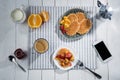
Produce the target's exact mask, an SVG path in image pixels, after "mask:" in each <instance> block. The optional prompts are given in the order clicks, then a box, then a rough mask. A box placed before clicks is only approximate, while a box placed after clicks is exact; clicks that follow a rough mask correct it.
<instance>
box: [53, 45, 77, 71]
mask: <svg viewBox="0 0 120 80" xmlns="http://www.w3.org/2000/svg"><path fill="white" fill-rule="evenodd" d="M62 48H67V49H68V50H70V52H71V53H72V54H73V56H74V61H73V62H72V66H70V67H66V68H64V67H62V66H60V64H59V62H58V61H57V60H56V59H55V57H56V56H57V53H58V51H59V50H60V49H62ZM52 59H53V61H54V63H55V65H56V66H57V67H58V68H59V69H61V70H70V69H71V68H73V67H74V66H75V65H76V64H77V61H78V59H77V58H76V55H75V51H74V50H73V49H72V48H69V47H66V46H61V47H59V48H58V49H57V50H56V51H55V52H54V54H53V57H52Z"/></svg>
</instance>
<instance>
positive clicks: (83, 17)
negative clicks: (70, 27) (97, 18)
mask: <svg viewBox="0 0 120 80" xmlns="http://www.w3.org/2000/svg"><path fill="white" fill-rule="evenodd" d="M76 16H77V17H78V22H79V23H81V21H82V20H84V19H86V17H85V14H84V13H82V12H77V13H76Z"/></svg>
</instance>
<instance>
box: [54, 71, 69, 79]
mask: <svg viewBox="0 0 120 80" xmlns="http://www.w3.org/2000/svg"><path fill="white" fill-rule="evenodd" d="M68 75H69V74H68V71H65V72H64V71H61V70H55V79H54V80H69V76H68Z"/></svg>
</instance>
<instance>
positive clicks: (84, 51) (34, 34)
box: [29, 6, 96, 69]
mask: <svg viewBox="0 0 120 80" xmlns="http://www.w3.org/2000/svg"><path fill="white" fill-rule="evenodd" d="M72 8H80V9H83V10H84V11H86V12H87V13H88V14H89V16H90V17H91V20H92V22H93V27H92V29H91V31H90V32H89V33H88V34H86V35H85V36H83V37H82V38H81V39H79V40H74V41H68V40H67V39H64V38H63V37H62V36H61V35H60V34H59V33H58V32H59V30H58V29H57V27H59V24H58V22H59V19H60V18H61V16H62V15H63V14H64V13H65V12H66V11H68V10H69V9H72ZM42 10H45V11H48V12H49V15H50V20H49V21H48V22H46V23H44V24H43V25H42V26H41V27H40V28H38V29H29V40H30V41H29V46H30V48H29V51H30V58H29V69H57V67H56V66H55V65H54V63H53V61H52V59H51V56H52V54H53V53H54V51H55V50H56V49H57V48H58V47H59V46H61V45H66V46H70V47H72V48H74V49H75V52H76V53H78V55H77V56H78V58H79V59H80V60H81V61H83V63H84V64H85V66H87V67H88V68H90V69H95V68H96V53H95V51H94V49H93V47H92V44H93V42H94V41H95V40H96V18H95V17H94V15H95V14H96V8H95V7H90V6H89V7H86V6H85V7H47V6H46V7H42V6H31V7H30V13H31V14H33V13H40V11H42ZM38 38H45V39H46V40H47V41H48V42H49V50H48V51H47V52H45V53H44V54H38V53H37V52H36V51H35V50H34V49H33V44H34V41H35V40H36V39H38ZM73 69H79V66H76V67H74V68H73Z"/></svg>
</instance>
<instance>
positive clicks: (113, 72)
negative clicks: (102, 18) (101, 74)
mask: <svg viewBox="0 0 120 80" xmlns="http://www.w3.org/2000/svg"><path fill="white" fill-rule="evenodd" d="M108 2H109V5H110V6H112V7H113V10H114V12H113V16H112V20H111V21H110V22H109V24H108V25H107V26H108V27H109V28H108V46H109V49H110V51H111V54H112V56H113V59H112V60H111V61H110V62H109V63H108V66H109V80H120V32H119V30H120V27H119V23H120V18H119V16H120V7H119V4H120V1H119V0H117V1H113V0H108Z"/></svg>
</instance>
